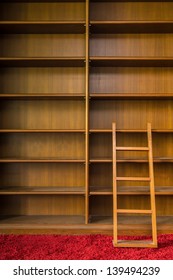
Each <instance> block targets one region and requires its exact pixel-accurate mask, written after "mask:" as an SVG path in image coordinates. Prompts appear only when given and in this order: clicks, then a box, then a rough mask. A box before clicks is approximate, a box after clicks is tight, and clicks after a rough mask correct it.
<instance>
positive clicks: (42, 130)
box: [0, 129, 85, 133]
mask: <svg viewBox="0 0 173 280" xmlns="http://www.w3.org/2000/svg"><path fill="white" fill-rule="evenodd" d="M0 133H85V130H84V129H0Z"/></svg>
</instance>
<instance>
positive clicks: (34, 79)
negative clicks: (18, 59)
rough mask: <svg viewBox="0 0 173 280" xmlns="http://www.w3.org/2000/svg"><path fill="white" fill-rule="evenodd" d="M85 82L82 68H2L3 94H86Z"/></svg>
mask: <svg viewBox="0 0 173 280" xmlns="http://www.w3.org/2000/svg"><path fill="white" fill-rule="evenodd" d="M67 80H68V83H67ZM9 81H10V83H9ZM84 81H85V80H84V68H80V67H77V68H75V67H71V68H70V67H69V68H68V67H66V68H63V67H57V68H56V67H55V68H54V67H52V68H48V67H45V68H39V67H36V68H27V67H26V68H22V67H21V68H15V67H14V68H8V67H7V68H0V92H1V93H16V94H19V93H21V94H22V93H26V94H27V93H33V94H34V93H37V94H49V93H50V94H51V93H54V94H58V93H60V94H63V93H65V94H73V93H84V92H85V91H84V90H85V87H84V86H85V83H84ZM38 85H39V86H38Z"/></svg>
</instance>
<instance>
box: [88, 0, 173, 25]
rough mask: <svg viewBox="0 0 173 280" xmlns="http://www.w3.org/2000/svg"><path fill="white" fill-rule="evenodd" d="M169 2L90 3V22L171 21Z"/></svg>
mask: <svg viewBox="0 0 173 280" xmlns="http://www.w3.org/2000/svg"><path fill="white" fill-rule="evenodd" d="M172 10H173V3H171V2H158V3H157V2H155V3H154V2H126V3H125V2H123V3H121V2H118V3H110V2H108V3H107V2H106V1H105V3H91V5H90V13H91V20H105V21H106V20H171V19H173V16H172Z"/></svg>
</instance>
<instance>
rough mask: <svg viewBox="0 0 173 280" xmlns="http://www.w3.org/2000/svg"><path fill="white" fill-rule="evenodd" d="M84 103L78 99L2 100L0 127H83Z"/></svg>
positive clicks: (0, 105)
mask: <svg viewBox="0 0 173 280" xmlns="http://www.w3.org/2000/svg"><path fill="white" fill-rule="evenodd" d="M84 105H85V104H84V102H83V101H78V100H76V101H72V100H68V101H63V100H61V101H57V100H36V101H30V100H27V101H24V100H23V101H22V100H18V101H15V100H14V101H10V102H6V101H3V102H1V104H0V110H1V116H0V127H1V128H14V129H15V128H18V129H84V127H85V107H84ZM36 120H39V121H36Z"/></svg>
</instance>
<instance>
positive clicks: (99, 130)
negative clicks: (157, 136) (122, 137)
mask: <svg viewBox="0 0 173 280" xmlns="http://www.w3.org/2000/svg"><path fill="white" fill-rule="evenodd" d="M116 131H117V132H118V133H146V132H147V130H145V129H117V130H116ZM89 132H90V133H112V129H105V128H103V129H97V128H96V129H94V128H92V129H90V130H89ZM152 133H173V129H152Z"/></svg>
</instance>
